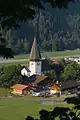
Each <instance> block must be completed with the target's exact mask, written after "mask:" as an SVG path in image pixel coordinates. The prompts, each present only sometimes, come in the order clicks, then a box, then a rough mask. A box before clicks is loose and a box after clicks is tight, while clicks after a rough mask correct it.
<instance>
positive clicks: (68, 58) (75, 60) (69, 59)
mask: <svg viewBox="0 0 80 120" xmlns="http://www.w3.org/2000/svg"><path fill="white" fill-rule="evenodd" d="M64 60H65V61H66V62H70V61H71V62H76V63H77V64H80V57H75V56H73V57H72V56H71V57H70V56H69V57H65V58H64Z"/></svg>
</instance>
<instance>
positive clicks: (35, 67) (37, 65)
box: [29, 61, 41, 75]
mask: <svg viewBox="0 0 80 120" xmlns="http://www.w3.org/2000/svg"><path fill="white" fill-rule="evenodd" d="M29 69H30V71H31V73H30V75H34V74H38V75H41V61H39V62H36V61H30V63H29Z"/></svg>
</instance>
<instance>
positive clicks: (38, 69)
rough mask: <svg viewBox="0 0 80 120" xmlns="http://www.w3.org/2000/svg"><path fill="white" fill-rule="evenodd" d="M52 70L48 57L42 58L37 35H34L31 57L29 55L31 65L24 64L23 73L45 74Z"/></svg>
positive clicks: (29, 74)
mask: <svg viewBox="0 0 80 120" xmlns="http://www.w3.org/2000/svg"><path fill="white" fill-rule="evenodd" d="M50 70H51V66H50V65H49V63H48V61H47V59H42V58H41V53H40V50H39V46H38V44H37V40H36V37H34V41H33V45H32V49H31V53H30V57H29V67H25V66H23V68H22V70H21V74H22V75H23V76H28V77H30V76H32V75H44V74H45V73H46V72H48V71H50Z"/></svg>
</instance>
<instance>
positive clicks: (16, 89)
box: [11, 84, 28, 95]
mask: <svg viewBox="0 0 80 120" xmlns="http://www.w3.org/2000/svg"><path fill="white" fill-rule="evenodd" d="M27 88H28V86H27V85H22V84H16V85H13V86H12V87H11V89H12V90H13V91H12V93H13V94H18V95H26V94H27Z"/></svg>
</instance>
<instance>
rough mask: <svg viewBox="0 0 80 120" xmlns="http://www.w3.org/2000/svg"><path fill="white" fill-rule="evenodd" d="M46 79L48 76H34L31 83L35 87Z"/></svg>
mask: <svg viewBox="0 0 80 120" xmlns="http://www.w3.org/2000/svg"><path fill="white" fill-rule="evenodd" d="M46 78H48V76H45V75H36V80H35V81H34V82H33V84H34V85H37V84H38V83H40V82H41V81H43V80H45V79H46Z"/></svg>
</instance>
